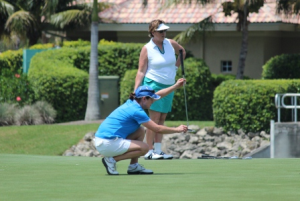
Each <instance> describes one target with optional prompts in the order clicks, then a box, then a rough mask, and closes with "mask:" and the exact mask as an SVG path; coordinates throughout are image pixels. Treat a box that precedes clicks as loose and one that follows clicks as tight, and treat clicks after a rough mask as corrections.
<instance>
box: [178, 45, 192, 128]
mask: <svg viewBox="0 0 300 201" xmlns="http://www.w3.org/2000/svg"><path fill="white" fill-rule="evenodd" d="M179 57H180V62H181V72H182V78H183V79H185V77H184V75H185V74H184V63H183V53H182V49H180V50H179ZM183 91H184V102H185V115H186V123H187V127H189V117H188V109H187V101H186V92H185V84H184V85H183ZM187 131H188V132H195V131H194V130H192V129H188V130H187Z"/></svg>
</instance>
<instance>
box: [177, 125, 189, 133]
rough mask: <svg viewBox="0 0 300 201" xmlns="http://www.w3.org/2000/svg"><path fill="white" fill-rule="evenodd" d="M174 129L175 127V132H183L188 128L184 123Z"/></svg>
mask: <svg viewBox="0 0 300 201" xmlns="http://www.w3.org/2000/svg"><path fill="white" fill-rule="evenodd" d="M176 129H177V132H184V133H186V132H187V130H188V127H187V126H186V125H180V126H178V127H177V128H176Z"/></svg>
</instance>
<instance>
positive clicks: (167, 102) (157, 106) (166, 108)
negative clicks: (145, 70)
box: [142, 77, 174, 113]
mask: <svg viewBox="0 0 300 201" xmlns="http://www.w3.org/2000/svg"><path fill="white" fill-rule="evenodd" d="M142 85H147V86H150V87H151V88H152V89H153V90H154V91H155V92H158V91H159V90H161V89H165V88H168V87H169V86H172V85H165V84H160V83H158V82H155V81H153V80H151V79H149V78H147V77H145V78H144V80H143V82H142ZM173 97H174V91H173V92H171V93H170V94H168V95H167V96H165V97H163V98H161V99H159V100H157V101H155V102H154V103H153V104H152V105H151V107H150V110H154V111H156V112H160V113H168V112H171V110H172V102H173Z"/></svg>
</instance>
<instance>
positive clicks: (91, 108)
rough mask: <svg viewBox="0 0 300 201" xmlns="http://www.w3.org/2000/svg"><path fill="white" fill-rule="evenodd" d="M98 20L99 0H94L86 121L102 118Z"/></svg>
mask: <svg viewBox="0 0 300 201" xmlns="http://www.w3.org/2000/svg"><path fill="white" fill-rule="evenodd" d="M98 20H99V18H98V7H97V0H94V4H93V13H92V24H91V56H90V69H89V88H88V103H87V108H86V113H85V120H86V121H90V120H98V119H100V89H99V83H98Z"/></svg>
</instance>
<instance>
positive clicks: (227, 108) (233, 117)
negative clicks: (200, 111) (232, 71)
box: [213, 80, 300, 132]
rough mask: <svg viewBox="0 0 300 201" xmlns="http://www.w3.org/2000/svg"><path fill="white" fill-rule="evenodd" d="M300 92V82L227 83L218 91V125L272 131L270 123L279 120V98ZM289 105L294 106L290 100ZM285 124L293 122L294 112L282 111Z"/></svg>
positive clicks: (215, 112) (214, 100)
mask: <svg viewBox="0 0 300 201" xmlns="http://www.w3.org/2000/svg"><path fill="white" fill-rule="evenodd" d="M299 91H300V80H229V81H225V82H223V83H222V84H221V85H219V86H218V87H217V88H216V90H215V91H214V99H213V114H214V120H215V123H216V126H218V127H219V126H220V127H223V128H224V129H225V130H226V131H229V130H233V131H237V130H238V129H243V130H244V131H246V132H249V131H252V132H258V131H263V130H264V131H269V130H270V120H272V119H273V120H277V109H276V108H275V101H274V98H275V95H276V94H277V93H299ZM286 104H290V103H289V100H287V102H286ZM299 116H300V115H299ZM281 121H283V122H284V121H291V110H288V109H282V110H281Z"/></svg>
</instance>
